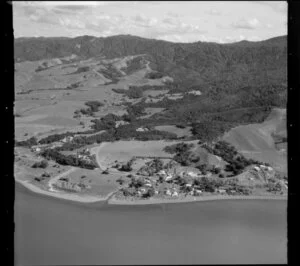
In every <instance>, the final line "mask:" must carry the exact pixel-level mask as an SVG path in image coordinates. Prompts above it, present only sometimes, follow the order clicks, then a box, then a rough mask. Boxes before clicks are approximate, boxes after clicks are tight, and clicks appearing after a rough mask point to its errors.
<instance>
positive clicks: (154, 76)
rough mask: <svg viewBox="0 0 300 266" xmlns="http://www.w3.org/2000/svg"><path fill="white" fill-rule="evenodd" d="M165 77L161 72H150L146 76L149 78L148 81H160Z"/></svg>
mask: <svg viewBox="0 0 300 266" xmlns="http://www.w3.org/2000/svg"><path fill="white" fill-rule="evenodd" d="M163 76H164V74H163V73H161V72H150V73H147V74H146V75H145V78H147V79H160V78H162V77H163Z"/></svg>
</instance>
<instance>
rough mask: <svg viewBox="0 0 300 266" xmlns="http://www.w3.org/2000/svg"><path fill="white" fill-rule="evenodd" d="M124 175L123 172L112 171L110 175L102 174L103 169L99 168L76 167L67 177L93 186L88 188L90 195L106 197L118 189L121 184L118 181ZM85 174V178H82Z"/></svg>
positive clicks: (72, 180) (75, 181)
mask: <svg viewBox="0 0 300 266" xmlns="http://www.w3.org/2000/svg"><path fill="white" fill-rule="evenodd" d="M122 175H124V174H123V173H110V174H109V175H105V174H102V171H101V170H99V169H96V170H87V169H80V168H78V169H76V170H75V171H74V172H72V173H71V174H70V175H68V176H67V177H68V178H69V179H70V181H71V182H74V183H79V182H80V181H81V182H82V183H85V184H88V185H90V186H91V189H89V190H88V192H87V193H88V194H89V195H97V196H102V197H105V196H107V195H108V194H109V193H111V192H113V191H115V190H117V188H118V186H119V184H118V183H117V182H116V180H117V179H118V178H120V176H122ZM82 176H85V178H81V177H82Z"/></svg>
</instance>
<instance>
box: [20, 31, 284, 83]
mask: <svg viewBox="0 0 300 266" xmlns="http://www.w3.org/2000/svg"><path fill="white" fill-rule="evenodd" d="M91 40H93V41H92V42H91ZM72 54H76V55H77V56H79V57H82V58H90V57H97V56H105V57H106V58H114V57H122V56H127V55H137V54H146V55H148V58H149V59H150V62H151V64H150V67H151V68H152V69H154V70H157V71H160V72H163V73H166V74H168V75H169V76H171V77H173V78H174V79H175V81H177V82H178V81H179V82H180V81H182V82H184V84H185V85H198V84H205V85H206V84H209V83H211V82H212V81H214V82H217V83H228V82H229V83H233V85H234V86H241V85H249V84H251V85H253V84H257V85H258V84H261V83H265V84H277V85H280V84H282V83H284V84H285V83H286V80H287V43H286V36H282V37H277V38H272V39H269V40H266V41H261V42H247V41H242V42H238V43H233V44H217V43H203V42H195V43H171V42H166V41H160V40H152V39H145V38H140V37H135V36H130V35H119V36H112V37H107V38H102V37H100V38H94V37H92V36H81V37H76V38H19V39H15V59H16V61H17V62H21V61H26V60H28V61H34V60H40V59H49V58H55V57H64V56H70V55H72Z"/></svg>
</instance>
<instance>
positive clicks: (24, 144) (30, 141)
mask: <svg viewBox="0 0 300 266" xmlns="http://www.w3.org/2000/svg"><path fill="white" fill-rule="evenodd" d="M37 144H38V142H37V139H36V137H31V138H30V139H27V140H24V141H16V142H15V145H16V146H21V147H29V148H30V147H31V146H35V145H37Z"/></svg>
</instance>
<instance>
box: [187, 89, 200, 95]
mask: <svg viewBox="0 0 300 266" xmlns="http://www.w3.org/2000/svg"><path fill="white" fill-rule="evenodd" d="M188 93H189V94H194V95H201V94H202V93H201V91H197V90H192V91H189V92H188Z"/></svg>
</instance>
